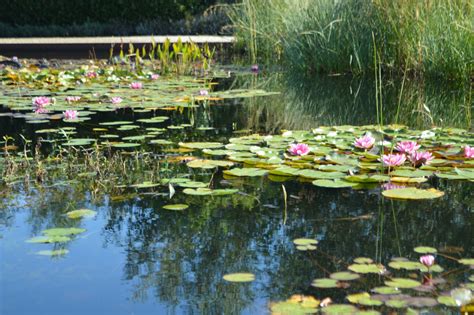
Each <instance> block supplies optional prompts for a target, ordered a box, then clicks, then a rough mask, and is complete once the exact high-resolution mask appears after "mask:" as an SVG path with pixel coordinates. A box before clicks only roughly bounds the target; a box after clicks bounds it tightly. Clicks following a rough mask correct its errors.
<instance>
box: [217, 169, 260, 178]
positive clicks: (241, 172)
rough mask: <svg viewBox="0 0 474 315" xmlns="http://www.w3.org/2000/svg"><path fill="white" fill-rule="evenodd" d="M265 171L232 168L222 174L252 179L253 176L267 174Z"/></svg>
mask: <svg viewBox="0 0 474 315" xmlns="http://www.w3.org/2000/svg"><path fill="white" fill-rule="evenodd" d="M267 173H268V171H267V170H262V169H259V168H253V167H248V168H233V169H231V170H225V171H224V174H226V175H230V176H237V177H254V176H263V175H265V174H267Z"/></svg>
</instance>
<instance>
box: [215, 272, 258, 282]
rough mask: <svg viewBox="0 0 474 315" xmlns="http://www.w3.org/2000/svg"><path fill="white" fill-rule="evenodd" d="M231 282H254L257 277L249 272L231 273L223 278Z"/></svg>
mask: <svg viewBox="0 0 474 315" xmlns="http://www.w3.org/2000/svg"><path fill="white" fill-rule="evenodd" d="M222 278H223V279H224V280H225V281H229V282H252V281H254V280H255V275H254V274H253V273H248V272H238V273H229V274H226V275H224V276H223V277H222Z"/></svg>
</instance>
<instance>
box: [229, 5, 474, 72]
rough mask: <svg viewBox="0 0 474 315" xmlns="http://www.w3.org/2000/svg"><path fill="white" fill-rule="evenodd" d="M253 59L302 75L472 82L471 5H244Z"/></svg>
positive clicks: (239, 30) (234, 15)
mask: <svg viewBox="0 0 474 315" xmlns="http://www.w3.org/2000/svg"><path fill="white" fill-rule="evenodd" d="M230 18H231V20H232V22H233V25H234V27H235V33H236V36H237V37H238V39H239V42H240V43H241V44H242V45H243V46H244V47H245V49H246V50H247V51H248V55H249V56H250V59H251V62H263V63H266V62H270V61H274V60H278V61H279V62H280V63H282V64H283V65H285V66H288V67H291V68H292V69H295V70H297V71H305V72H318V73H333V74H335V73H338V74H339V73H352V74H361V73H372V71H373V68H374V63H373V60H374V59H373V58H374V44H375V47H376V50H377V54H378V55H379V57H380V62H381V66H382V67H383V71H384V72H389V73H404V72H408V73H413V74H414V75H417V76H434V77H444V78H448V79H466V78H470V77H472V74H473V61H474V31H473V30H474V27H473V23H474V22H473V21H474V2H472V1H470V0H444V1H436V0H350V1H337V0H336V1H329V0H311V1H310V0H268V1H259V0H243V1H242V2H241V3H239V4H238V5H235V6H234V7H233V9H232V10H231V12H230Z"/></svg>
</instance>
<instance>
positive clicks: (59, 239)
mask: <svg viewBox="0 0 474 315" xmlns="http://www.w3.org/2000/svg"><path fill="white" fill-rule="evenodd" d="M70 240H71V238H70V237H67V236H36V237H32V238H30V239H28V240H26V242H27V243H38V244H41V243H45V244H46V243H65V242H69V241H70Z"/></svg>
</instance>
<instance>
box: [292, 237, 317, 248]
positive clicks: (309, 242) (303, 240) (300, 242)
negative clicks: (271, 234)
mask: <svg viewBox="0 0 474 315" xmlns="http://www.w3.org/2000/svg"><path fill="white" fill-rule="evenodd" d="M293 243H294V244H295V245H302V246H306V245H316V244H318V241H317V240H315V239H312V238H295V239H294V240H293Z"/></svg>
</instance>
